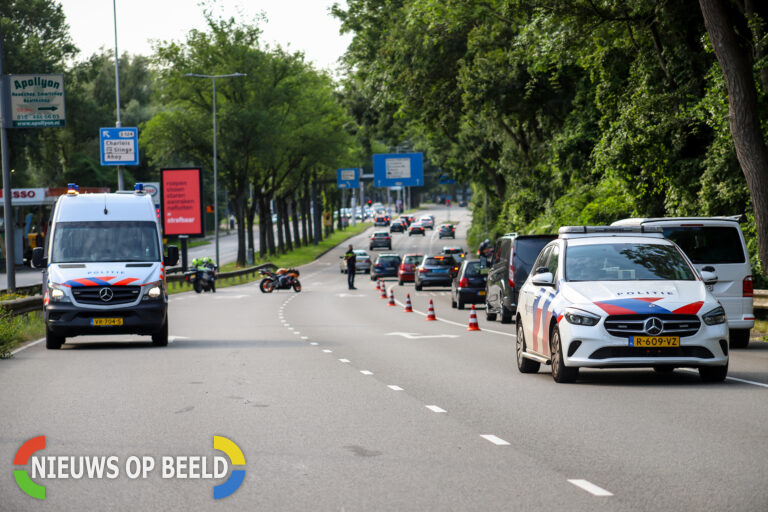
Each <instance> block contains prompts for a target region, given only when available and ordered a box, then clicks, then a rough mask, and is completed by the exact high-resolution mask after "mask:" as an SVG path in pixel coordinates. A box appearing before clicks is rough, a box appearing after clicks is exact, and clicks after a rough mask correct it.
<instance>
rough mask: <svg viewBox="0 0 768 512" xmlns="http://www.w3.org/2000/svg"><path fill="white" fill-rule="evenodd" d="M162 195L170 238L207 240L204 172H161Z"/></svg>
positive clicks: (165, 221) (164, 216)
mask: <svg viewBox="0 0 768 512" xmlns="http://www.w3.org/2000/svg"><path fill="white" fill-rule="evenodd" d="M160 172H161V178H160V181H161V183H160V195H161V208H162V215H163V232H164V233H165V235H166V236H171V235H191V236H203V235H204V234H205V230H204V225H203V181H202V174H201V172H200V169H161V171H160Z"/></svg>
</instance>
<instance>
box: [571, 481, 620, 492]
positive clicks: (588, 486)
mask: <svg viewBox="0 0 768 512" xmlns="http://www.w3.org/2000/svg"><path fill="white" fill-rule="evenodd" d="M568 481H569V482H570V483H572V484H573V485H575V486H576V487H579V488H581V489H583V490H585V491H587V492H588V493H590V494H593V495H595V496H613V493H612V492H608V491H606V490H605V489H603V488H602V487H598V486H596V485H595V484H593V483H592V482H590V481H589V480H581V479H578V478H577V479H568Z"/></svg>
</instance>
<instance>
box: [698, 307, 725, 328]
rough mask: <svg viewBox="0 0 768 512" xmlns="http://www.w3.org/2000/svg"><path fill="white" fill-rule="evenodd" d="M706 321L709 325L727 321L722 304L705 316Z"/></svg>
mask: <svg viewBox="0 0 768 512" xmlns="http://www.w3.org/2000/svg"><path fill="white" fill-rule="evenodd" d="M703 319H704V323H705V324H707V325H718V324H724V323H725V310H724V309H723V307H722V306H717V307H716V308H715V309H713V310H712V311H710V312H709V313H707V314H706V315H704V316H703Z"/></svg>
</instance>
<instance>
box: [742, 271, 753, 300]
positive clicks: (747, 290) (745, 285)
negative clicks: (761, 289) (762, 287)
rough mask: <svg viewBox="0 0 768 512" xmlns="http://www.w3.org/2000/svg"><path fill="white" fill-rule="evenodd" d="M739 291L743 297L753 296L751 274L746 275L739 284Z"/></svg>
mask: <svg viewBox="0 0 768 512" xmlns="http://www.w3.org/2000/svg"><path fill="white" fill-rule="evenodd" d="M741 292H742V295H743V296H744V297H753V296H754V294H755V289H754V285H753V284H752V276H747V277H745V278H744V281H743V282H742V284H741Z"/></svg>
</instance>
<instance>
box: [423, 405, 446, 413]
mask: <svg viewBox="0 0 768 512" xmlns="http://www.w3.org/2000/svg"><path fill="white" fill-rule="evenodd" d="M425 407H426V408H427V409H429V410H430V411H432V412H447V411H446V410H445V409H443V408H442V407H438V406H436V405H427V406H425Z"/></svg>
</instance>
